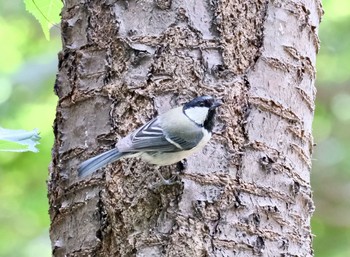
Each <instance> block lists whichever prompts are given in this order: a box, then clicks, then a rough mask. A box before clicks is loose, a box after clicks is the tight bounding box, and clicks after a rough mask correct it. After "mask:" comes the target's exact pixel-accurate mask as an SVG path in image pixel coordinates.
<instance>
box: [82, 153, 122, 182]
mask: <svg viewBox="0 0 350 257" xmlns="http://www.w3.org/2000/svg"><path fill="white" fill-rule="evenodd" d="M123 155H124V153H121V152H119V151H118V149H117V148H113V149H111V150H109V151H107V152H104V153H101V154H100V155H97V156H95V157H92V158H90V159H88V160H86V161H84V162H82V163H81V164H80V165H79V167H78V176H79V177H85V176H88V175H90V174H91V173H93V172H94V171H95V170H97V169H99V168H102V167H103V166H105V165H107V164H109V163H111V162H114V161H116V160H118V159H120V158H121V157H122V156H123Z"/></svg>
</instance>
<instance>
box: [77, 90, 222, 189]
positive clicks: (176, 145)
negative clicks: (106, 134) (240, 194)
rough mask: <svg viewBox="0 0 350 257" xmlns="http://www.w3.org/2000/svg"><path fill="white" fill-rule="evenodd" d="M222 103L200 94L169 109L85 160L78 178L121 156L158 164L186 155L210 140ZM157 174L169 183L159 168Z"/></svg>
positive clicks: (166, 163) (176, 160)
mask: <svg viewBox="0 0 350 257" xmlns="http://www.w3.org/2000/svg"><path fill="white" fill-rule="evenodd" d="M221 105H222V101H221V100H219V99H215V98H214V97H212V96H199V97H196V98H194V99H192V100H191V101H189V102H187V103H186V104H184V105H183V106H180V107H176V108H173V109H170V110H169V111H167V112H165V113H163V114H161V115H159V116H158V117H156V118H154V119H152V120H150V121H149V122H147V123H146V124H144V125H143V126H141V127H140V128H138V129H136V130H135V131H133V132H131V133H130V134H128V135H127V136H126V137H124V138H122V139H121V140H119V141H118V143H116V145H115V147H114V148H113V149H111V150H108V151H106V152H103V153H101V154H99V155H97V156H95V157H92V158H90V159H88V160H86V161H84V162H82V163H81V164H80V165H79V166H78V177H80V178H82V177H86V176H88V175H90V174H92V173H93V172H95V171H96V170H98V169H100V168H102V167H104V166H106V165H107V164H110V163H112V162H115V161H117V160H119V159H122V158H130V157H140V158H141V159H143V160H145V161H146V162H149V163H151V164H155V165H157V166H165V165H171V164H174V163H177V162H179V161H181V160H183V159H185V158H187V157H188V156H190V155H191V154H193V153H195V152H198V151H200V150H201V149H202V148H203V147H204V146H205V145H206V144H207V143H208V141H209V140H210V138H211V135H212V130H213V127H214V125H215V124H214V123H215V115H216V109H217V107H219V106H221ZM158 174H159V176H160V177H161V179H162V180H163V181H164V182H165V183H167V182H168V181H167V180H165V179H164V178H163V177H162V175H161V174H160V173H159V171H158Z"/></svg>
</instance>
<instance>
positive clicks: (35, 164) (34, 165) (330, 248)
mask: <svg viewBox="0 0 350 257" xmlns="http://www.w3.org/2000/svg"><path fill="white" fill-rule="evenodd" d="M323 4H324V9H325V12H326V14H325V16H324V18H323V22H322V24H321V28H320V38H321V43H322V44H321V45H322V47H321V51H320V54H319V55H318V61H317V70H318V72H317V76H318V80H317V89H318V93H317V108H316V114H315V120H314V137H315V142H316V143H317V147H316V148H315V154H314V164H313V171H312V186H313V190H314V199H315V204H316V212H315V215H314V217H313V220H312V227H313V233H314V234H315V239H314V249H315V256H316V257H329V256H332V257H347V256H350V229H349V228H350V215H349V213H350V197H349V196H350V133H349V129H348V128H349V124H350V90H349V84H350V61H349V60H350V33H349V32H350V1H348V0H324V1H323ZM0 39H1V50H0V126H3V127H5V128H11V129H27V130H32V129H33V128H39V130H40V132H41V137H42V139H41V144H40V145H39V150H40V152H39V153H38V154H35V153H31V152H28V153H9V152H0V256H6V257H24V256H26V257H31V256H33V257H34V256H35V257H39V256H40V257H45V256H51V250H50V249H51V248H50V240H49V234H48V228H49V217H48V203H47V196H46V194H47V193H46V180H47V178H48V170H47V169H48V166H49V164H50V158H51V156H50V154H51V147H52V144H53V133H52V124H53V120H54V115H55V106H56V101H57V98H56V96H55V95H54V93H53V85H54V79H55V74H56V72H57V53H58V51H59V50H60V48H61V43H60V37H59V28H56V27H54V28H53V29H52V30H51V40H50V41H47V40H46V39H45V37H44V34H43V32H42V30H41V28H40V25H39V23H38V22H37V21H36V20H35V18H34V17H33V16H31V15H30V14H29V13H28V12H26V11H25V7H24V4H23V2H22V1H21V0H11V1H1V2H0Z"/></svg>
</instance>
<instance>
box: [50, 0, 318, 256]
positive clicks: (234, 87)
mask: <svg viewBox="0 0 350 257" xmlns="http://www.w3.org/2000/svg"><path fill="white" fill-rule="evenodd" d="M321 15H322V7H321V4H320V2H318V1H317V0H316V1H312V0H289V1H284V0H283V1H282V0H275V1H267V0H246V1H238V0H221V1H198V0H193V1H180V0H174V1H171V0H170V1H169V0H155V1H150V0H140V1H133V0H132V1H113V0H105V1H103V0H102V1H86V2H84V1H76V0H66V1H65V6H64V8H63V10H62V40H63V50H62V52H61V53H60V54H59V71H58V75H57V80H56V85H55V92H56V93H57V95H58V97H59V102H58V106H57V116H56V120H55V124H54V132H55V136H56V140H55V145H54V148H53V161H52V165H51V168H50V179H49V182H48V189H49V193H48V194H49V202H50V217H51V231H50V235H51V241H52V248H53V255H54V256H191V257H193V256H303V257H305V256H312V255H313V254H312V247H311V241H312V235H311V231H310V216H311V214H312V212H313V209H314V205H313V202H312V199H311V189H310V168H311V152H312V135H311V122H312V117H313V110H314V98H315V88H314V81H315V55H316V52H317V50H318V47H319V41H318V37H317V28H318V25H319V22H320V17H321ZM197 95H213V96H216V97H219V98H222V99H223V100H224V102H225V105H224V106H223V107H222V108H221V109H220V111H219V117H218V119H217V120H218V122H217V126H216V129H215V134H214V136H213V139H212V141H211V142H210V143H209V144H208V146H207V147H206V148H205V149H204V151H203V152H201V153H199V154H197V155H195V156H193V157H191V158H189V159H188V160H187V168H186V169H185V170H183V171H182V172H181V173H179V174H178V177H177V179H178V180H179V181H181V182H182V183H180V184H175V185H172V186H165V187H159V188H157V189H155V190H151V189H150V186H151V185H152V184H154V183H156V181H158V177H157V175H156V174H155V172H154V167H153V166H152V165H148V164H146V163H144V162H142V161H140V160H138V159H131V160H123V161H119V162H116V163H114V164H112V165H109V166H108V167H106V168H105V169H103V171H104V172H103V171H99V172H97V173H96V174H95V175H94V176H92V177H91V178H87V179H84V180H79V179H78V178H77V171H76V168H77V165H78V164H79V163H80V162H81V161H83V160H85V159H87V158H89V157H91V156H93V155H96V154H97V153H100V152H102V151H104V150H107V149H110V148H111V147H112V146H113V145H114V143H115V142H116V141H117V140H118V139H120V138H121V137H123V136H125V135H126V134H128V133H129V132H131V131H132V130H133V129H135V128H136V127H138V126H140V125H141V124H143V123H144V122H146V121H148V120H150V119H151V118H152V117H154V116H156V115H157V114H158V113H161V112H164V111H165V110H167V109H169V108H171V106H176V105H180V104H182V103H184V102H186V101H187V100H189V99H191V98H193V97H195V96H197ZM176 172H177V168H176V165H173V166H169V167H163V168H162V173H163V174H164V175H165V176H170V175H171V174H176Z"/></svg>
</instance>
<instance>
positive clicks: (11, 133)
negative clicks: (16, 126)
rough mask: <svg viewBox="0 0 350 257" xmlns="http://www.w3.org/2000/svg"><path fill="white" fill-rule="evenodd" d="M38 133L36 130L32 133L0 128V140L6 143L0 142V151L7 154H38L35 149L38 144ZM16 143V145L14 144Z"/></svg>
mask: <svg viewBox="0 0 350 257" xmlns="http://www.w3.org/2000/svg"><path fill="white" fill-rule="evenodd" d="M39 139H40V136H39V132H38V130H37V129H34V130H32V131H26V130H12V129H4V128H1V127H0V140H4V141H7V142H0V143H1V145H0V151H7V152H26V151H32V152H35V153H37V152H39V150H38V149H37V148H36V147H35V146H36V145H37V144H39ZM14 143H17V144H14ZM18 144H20V145H18Z"/></svg>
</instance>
